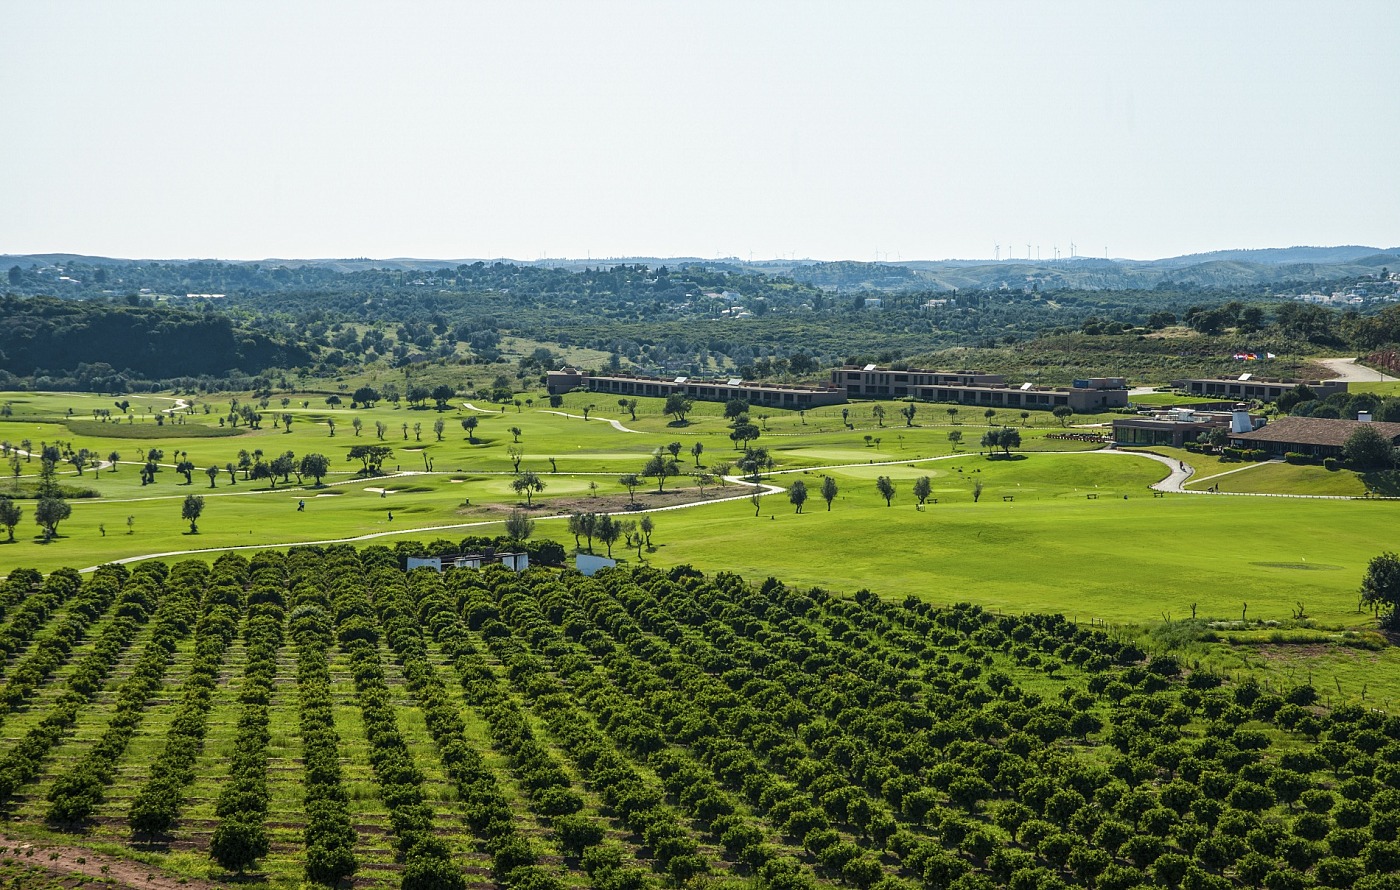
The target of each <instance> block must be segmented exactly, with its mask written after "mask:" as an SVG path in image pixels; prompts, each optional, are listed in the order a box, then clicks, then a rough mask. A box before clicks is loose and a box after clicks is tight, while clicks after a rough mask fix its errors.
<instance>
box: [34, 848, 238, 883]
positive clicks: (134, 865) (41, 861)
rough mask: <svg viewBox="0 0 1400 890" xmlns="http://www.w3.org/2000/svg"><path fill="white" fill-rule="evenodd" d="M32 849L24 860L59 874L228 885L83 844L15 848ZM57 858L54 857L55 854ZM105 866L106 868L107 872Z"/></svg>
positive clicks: (122, 880)
mask: <svg viewBox="0 0 1400 890" xmlns="http://www.w3.org/2000/svg"><path fill="white" fill-rule="evenodd" d="M30 848H32V849H33V850H34V855H33V856H32V857H25V858H24V862H25V863H27V864H29V865H34V866H38V867H41V868H44V869H46V870H47V871H50V872H52V873H53V874H55V875H70V874H72V873H74V872H78V873H79V874H84V875H89V876H91V877H94V878H99V879H102V880H104V881H107V882H109V883H110V884H112V885H115V886H119V887H132V888H136V887H140V888H143V890H147V888H149V890H218V888H224V887H227V886H228V885H226V884H219V883H217V882H214V881H204V880H200V879H198V878H186V877H176V876H173V875H168V874H165V873H164V872H162V871H161V870H160V869H159V868H157V867H156V866H153V865H147V864H146V863H144V862H137V861H136V860H134V859H120V858H118V857H115V856H107V855H105V854H102V853H94V852H93V851H91V850H87V849H84V848H82V847H66V846H55V845H51V844H18V845H16V846H15V847H14V848H13V849H14V850H15V851H16V852H17V853H18V854H20V855H21V856H23V851H24V850H26V849H30ZM55 856H56V857H57V858H54V857H55ZM104 869H106V870H105V871H104Z"/></svg>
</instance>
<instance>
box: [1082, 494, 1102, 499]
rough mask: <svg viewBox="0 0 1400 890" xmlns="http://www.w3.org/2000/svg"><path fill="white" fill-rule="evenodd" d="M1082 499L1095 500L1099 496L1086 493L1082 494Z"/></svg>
mask: <svg viewBox="0 0 1400 890" xmlns="http://www.w3.org/2000/svg"><path fill="white" fill-rule="evenodd" d="M1084 499H1085V500H1089V501H1097V500H1098V499H1099V496H1098V495H1096V494H1086V495H1084Z"/></svg>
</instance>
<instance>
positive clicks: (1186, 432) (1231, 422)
mask: <svg viewBox="0 0 1400 890" xmlns="http://www.w3.org/2000/svg"><path fill="white" fill-rule="evenodd" d="M1263 425H1264V418H1263V417H1259V416H1256V415H1252V414H1250V413H1249V412H1248V411H1246V410H1244V409H1243V408H1237V409H1235V410H1234V411H1197V410H1195V409H1192V408H1169V409H1167V410H1165V411H1157V412H1153V413H1151V414H1146V415H1138V416H1136V417H1117V418H1114V420H1113V441H1114V442H1115V443H1117V444H1119V445H1170V446H1172V447H1173V448H1180V447H1182V446H1183V445H1185V444H1186V443H1187V442H1195V441H1197V440H1198V439H1199V438H1200V437H1201V434H1202V433H1209V432H1211V431H1212V430H1227V431H1229V432H1232V433H1234V432H1238V433H1246V432H1252V431H1253V430H1256V429H1258V428H1259V427H1262V426H1263Z"/></svg>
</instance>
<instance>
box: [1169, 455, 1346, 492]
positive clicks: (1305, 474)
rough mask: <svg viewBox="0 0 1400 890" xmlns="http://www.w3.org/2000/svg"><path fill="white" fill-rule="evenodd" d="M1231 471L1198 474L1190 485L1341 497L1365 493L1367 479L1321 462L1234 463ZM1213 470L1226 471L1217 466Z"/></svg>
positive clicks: (1242, 490)
mask: <svg viewBox="0 0 1400 890" xmlns="http://www.w3.org/2000/svg"><path fill="white" fill-rule="evenodd" d="M1233 469H1235V470H1237V471H1238V472H1232V473H1229V474H1228V475H1215V476H1201V475H1197V476H1196V477H1195V478H1193V479H1192V480H1191V481H1190V483H1188V484H1187V487H1188V488H1193V489H1206V488H1210V487H1212V486H1216V485H1218V486H1219V490H1220V491H1225V492H1251V493H1269V494H1277V493H1286V494H1311V495H1330V496H1338V497H1362V496H1364V495H1365V494H1366V483H1365V482H1364V481H1363V480H1362V478H1361V476H1360V475H1358V474H1357V473H1355V472H1353V471H1351V470H1326V469H1323V468H1322V467H1318V466H1309V465H1300V464H1287V463H1274V462H1269V463H1260V464H1253V465H1250V464H1244V465H1240V464H1235V465H1233ZM1213 472H1217V473H1219V472H1227V471H1224V470H1220V469H1216V470H1214V471H1213Z"/></svg>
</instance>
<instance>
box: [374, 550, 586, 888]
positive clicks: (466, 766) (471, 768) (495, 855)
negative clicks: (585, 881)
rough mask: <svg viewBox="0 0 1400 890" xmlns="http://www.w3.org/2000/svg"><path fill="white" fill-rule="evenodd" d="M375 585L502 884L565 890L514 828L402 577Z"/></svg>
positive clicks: (384, 576) (386, 575)
mask: <svg viewBox="0 0 1400 890" xmlns="http://www.w3.org/2000/svg"><path fill="white" fill-rule="evenodd" d="M425 574H431V575H432V576H433V577H434V578H437V577H438V576H437V573H436V572H433V573H426V572H419V573H417V577H419V578H421V577H422V576H423V575H425ZM371 582H372V584H373V585H374V602H375V607H376V608H377V609H378V611H379V617H380V623H381V624H382V626H383V627H384V630H385V637H386V639H387V640H388V643H389V645H390V647H392V649H393V650H394V653H395V654H396V655H397V656H398V658H399V660H400V661H401V662H402V663H403V667H404V676H405V678H407V680H408V685H409V689H410V690H412V692H413V694H414V695H415V696H416V697H417V698H418V702H419V705H420V706H421V707H422V709H423V712H424V714H425V715H426V716H427V723H428V730H429V732H431V733H432V736H433V741H434V742H435V743H436V744H437V747H438V752H439V754H440V755H441V757H442V761H443V764H444V766H445V767H446V769H447V774H448V776H450V777H451V779H452V781H453V783H454V784H455V785H456V786H457V793H458V796H459V797H460V798H461V799H462V801H463V802H464V804H465V805H466V817H467V821H468V823H469V824H470V825H471V828H472V831H473V832H475V833H476V835H477V837H478V838H479V839H480V841H481V845H482V846H483V847H484V848H485V849H486V851H487V852H488V853H490V854H491V859H492V871H493V873H494V875H495V878H496V880H497V882H499V883H500V884H502V885H504V886H507V887H514V888H525V887H529V888H532V890H558V888H561V887H563V883H562V882H561V881H560V880H559V878H558V877H557V876H556V875H554V874H552V873H551V872H549V871H547V870H545V869H544V868H542V867H540V865H539V862H538V856H537V854H536V852H535V850H534V849H533V848H532V847H531V845H530V843H529V841H528V840H527V839H526V838H525V837H524V836H523V835H522V834H521V833H520V832H519V831H518V830H517V828H516V826H515V820H514V816H513V813H512V809H511V803H510V799H509V798H508V797H506V795H505V793H504V792H503V791H502V790H501V787H500V784H499V783H498V782H497V781H496V777H495V775H494V774H493V772H492V770H491V769H490V768H489V767H487V766H486V763H485V761H483V760H482V758H481V755H480V754H479V753H478V752H477V751H476V750H474V749H473V748H471V747H470V746H469V745H468V743H467V742H466V741H465V739H464V734H465V731H466V726H465V724H464V723H463V721H462V716H461V713H460V712H459V710H458V707H457V706H456V705H455V704H454V703H453V702H452V700H451V699H450V698H449V697H448V694H447V687H446V685H445V684H444V683H443V681H442V679H441V678H440V677H439V676H438V674H437V672H436V671H435V670H434V668H433V666H432V665H431V664H430V663H429V661H428V654H427V647H426V645H425V643H424V640H423V634H422V631H421V630H420V628H419V626H418V610H417V609H415V608H414V606H413V603H412V602H411V600H410V599H409V597H408V595H407V593H406V591H405V584H404V576H403V574H402V573H400V572H397V571H387V570H380V571H377V572H375V573H374V576H373V578H372V579H371Z"/></svg>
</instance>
